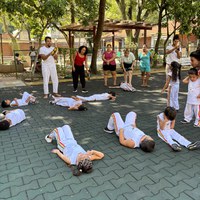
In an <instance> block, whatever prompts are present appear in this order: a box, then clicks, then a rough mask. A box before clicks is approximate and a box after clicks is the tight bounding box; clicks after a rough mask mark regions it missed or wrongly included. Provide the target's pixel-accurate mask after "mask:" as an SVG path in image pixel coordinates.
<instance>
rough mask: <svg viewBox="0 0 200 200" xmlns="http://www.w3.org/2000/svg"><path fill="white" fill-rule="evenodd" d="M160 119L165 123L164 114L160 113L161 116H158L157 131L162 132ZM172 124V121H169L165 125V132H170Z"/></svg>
mask: <svg viewBox="0 0 200 200" xmlns="http://www.w3.org/2000/svg"><path fill="white" fill-rule="evenodd" d="M158 118H160V120H161V121H164V113H160V114H159V115H157V130H160V124H159V119H158ZM171 124H172V121H170V120H169V121H168V122H167V123H166V124H165V127H164V129H163V130H169V129H171Z"/></svg>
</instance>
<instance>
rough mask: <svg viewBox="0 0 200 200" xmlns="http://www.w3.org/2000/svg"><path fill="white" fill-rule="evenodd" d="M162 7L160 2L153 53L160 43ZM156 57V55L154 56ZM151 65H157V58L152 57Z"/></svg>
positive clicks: (156, 51) (156, 52) (156, 53)
mask: <svg viewBox="0 0 200 200" xmlns="http://www.w3.org/2000/svg"><path fill="white" fill-rule="evenodd" d="M162 13H163V8H162V3H161V6H160V10H159V15H158V37H157V40H156V44H155V49H154V52H155V53H154V55H155V56H156V55H158V50H159V44H160V39H161V35H162V31H161V30H162V18H163V14H162ZM156 57H157V56H156ZM153 66H154V67H156V66H157V59H153Z"/></svg>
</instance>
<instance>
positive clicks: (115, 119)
mask: <svg viewBox="0 0 200 200" xmlns="http://www.w3.org/2000/svg"><path fill="white" fill-rule="evenodd" d="M135 120H136V113H135V112H129V113H128V114H127V115H126V119H125V123H124V121H123V120H122V118H121V115H120V114H119V113H118V112H115V113H113V114H112V115H111V116H110V119H109V121H108V125H107V128H108V129H109V130H115V133H116V134H117V135H119V130H120V129H121V128H124V126H127V125H135Z"/></svg>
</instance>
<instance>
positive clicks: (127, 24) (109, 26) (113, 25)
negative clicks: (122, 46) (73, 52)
mask: <svg viewBox="0 0 200 200" xmlns="http://www.w3.org/2000/svg"><path fill="white" fill-rule="evenodd" d="M96 29H97V21H95V22H93V23H89V24H88V25H86V26H84V25H81V24H70V25H66V26H63V27H61V30H62V31H68V32H69V47H70V48H72V47H73V46H74V38H73V36H72V32H93V36H94V35H95V33H96ZM133 29H140V30H144V42H145V43H146V35H147V30H152V24H149V23H145V22H133V21H130V20H123V21H119V20H105V21H104V27H103V32H112V35H113V36H112V47H113V49H114V40H115V32H117V31H119V30H133ZM93 39H94V37H93Z"/></svg>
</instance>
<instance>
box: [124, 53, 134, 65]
mask: <svg viewBox="0 0 200 200" xmlns="http://www.w3.org/2000/svg"><path fill="white" fill-rule="evenodd" d="M134 60H135V56H134V54H133V53H132V52H129V55H128V57H126V56H122V63H124V62H125V63H127V64H132V63H133V61H134Z"/></svg>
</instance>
